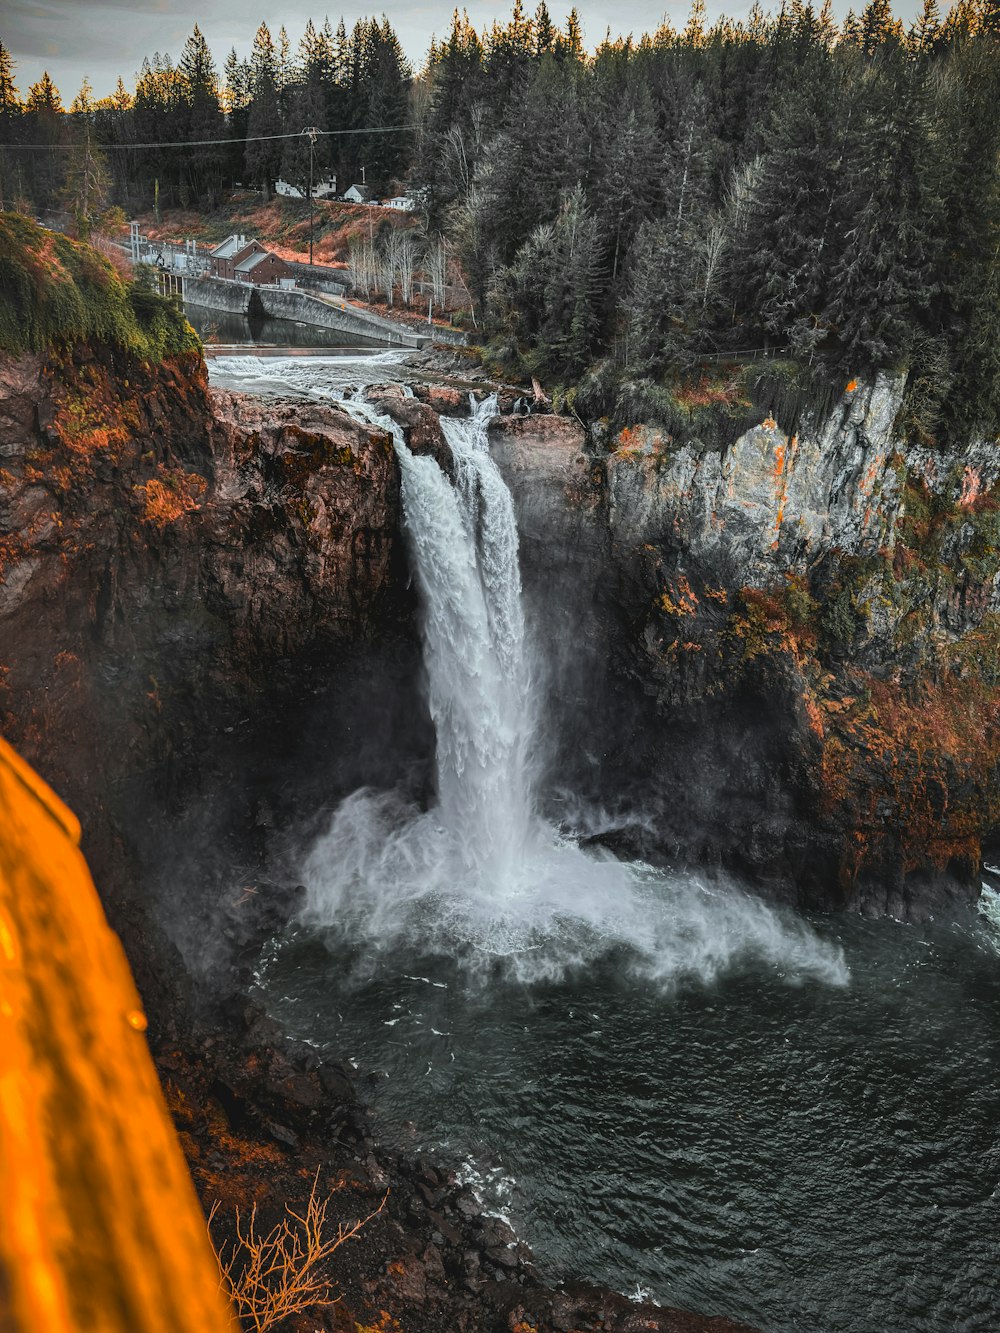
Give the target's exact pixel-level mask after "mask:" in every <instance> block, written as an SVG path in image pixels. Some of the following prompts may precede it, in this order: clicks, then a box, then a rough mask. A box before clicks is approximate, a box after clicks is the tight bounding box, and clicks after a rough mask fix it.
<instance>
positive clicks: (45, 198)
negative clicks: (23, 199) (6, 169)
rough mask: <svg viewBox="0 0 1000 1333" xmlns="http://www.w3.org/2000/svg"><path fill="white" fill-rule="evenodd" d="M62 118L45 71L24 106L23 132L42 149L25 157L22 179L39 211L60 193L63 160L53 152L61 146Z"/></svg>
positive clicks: (55, 92) (51, 204) (53, 203)
mask: <svg viewBox="0 0 1000 1333" xmlns="http://www.w3.org/2000/svg"><path fill="white" fill-rule="evenodd" d="M64 122H65V115H64V112H63V104H62V99H61V98H60V96H59V89H58V88H57V87H56V86H55V84H54V83H53V82H52V79H51V78H50V77H49V73H48V70H46V71H45V72H44V73H43V74H42V77H41V78H40V79H39V80H38V82H37V83H34V84H32V85H31V87H30V88H29V89H28V96H27V98H26V99H25V103H24V132H25V138H26V139H27V140H28V142H30V143H37V144H44V145H46V146H45V147H43V148H39V149H38V150H37V151H35V152H32V153H31V154H30V155H29V154H25V157H27V159H28V161H27V163H26V168H27V170H26V177H27V180H26V181H25V183H26V184H27V181H28V180H30V193H31V197H32V198H33V200H34V203H35V205H36V206H37V207H39V208H45V209H47V208H54V207H55V206H56V205H57V203H58V201H59V195H60V192H61V190H62V185H63V177H64V175H65V166H66V163H65V158H64V157H63V156H62V154H61V153H59V152H58V151H57V147H58V146H59V145H61V144H62V142H63V134H64V129H65V124H64Z"/></svg>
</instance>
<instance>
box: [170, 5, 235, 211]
mask: <svg viewBox="0 0 1000 1333" xmlns="http://www.w3.org/2000/svg"><path fill="white" fill-rule="evenodd" d="M177 72H178V76H179V90H180V94H181V97H182V99H183V107H184V130H185V132H184V134H183V136H182V137H183V138H186V139H189V140H190V141H191V143H192V148H191V151H190V153H188V154H185V157H186V162H185V164H184V166H185V180H186V182H187V184H188V187H189V188H190V190H191V193H192V194H193V196H194V197H195V198H196V199H199V200H201V201H202V202H204V203H205V204H206V205H207V206H208V207H209V208H211V207H213V206H214V204H215V203H216V201H217V200H218V198H219V196H220V194H221V191H222V164H223V162H224V161H225V153H224V151H223V148H222V145H221V144H216V143H213V142H212V140H217V139H222V138H223V137H224V136H225V128H226V127H225V121H224V119H223V115H222V108H221V106H220V104H219V80H218V76H217V74H216V70H215V62H214V60H213V59H212V53H211V51H210V50H209V48H208V43H207V42H206V41H205V38H204V36H203V34H202V32H201V29H200V28H199V27H198V25H197V24H195V26H194V29H193V31H192V33H191V36H190V37H189V38H188V39H187V41H186V42H185V43H184V49H183V51H182V52H181V58H180V60H179V62H178V65H177Z"/></svg>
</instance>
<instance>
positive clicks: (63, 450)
mask: <svg viewBox="0 0 1000 1333" xmlns="http://www.w3.org/2000/svg"><path fill="white" fill-rule="evenodd" d="M0 440H2V444H0V450H2V457H0V730H2V731H3V733H4V734H5V735H6V736H7V737H8V738H9V739H10V740H11V741H12V742H13V743H14V744H16V745H17V746H18V748H19V749H20V750H21V752H22V753H23V754H24V755H25V757H26V758H27V759H28V760H29V761H30V762H32V763H33V764H35V765H36V767H38V768H39V770H40V771H42V772H44V774H45V775H46V777H47V778H48V779H49V780H50V781H51V782H52V784H53V785H54V786H55V787H56V789H57V790H58V791H59V792H60V794H61V795H63V796H64V797H65V798H66V799H67V800H68V801H69V802H71V803H72V805H73V807H74V808H75V809H76V810H77V811H78V812H79V813H80V815H81V818H82V822H83V824H84V828H85V830H86V842H85V848H86V850H87V854H88V857H89V859H90V860H91V864H92V865H93V867H94V870H95V877H96V878H97V880H98V882H99V883H101V885H102V887H103V890H104V893H105V900H106V904H107V906H108V909H109V912H110V914H111V917H112V920H113V924H114V925H115V926H116V928H117V929H119V930H120V931H121V932H122V934H123V935H124V937H125V939H126V943H127V945H128V946H129V952H130V956H132V957H133V959H134V965H135V966H136V968H137V971H138V973H139V979H140V984H141V985H142V987H143V989H144V991H149V990H151V989H152V990H155V989H156V988H157V987H159V986H161V985H175V984H177V983H178V978H180V977H183V976H184V975H186V974H187V973H190V972H191V971H192V970H194V971H195V972H198V973H200V975H202V976H203V977H216V978H227V983H226V984H230V985H232V984H234V981H233V978H232V977H231V975H230V973H231V968H230V967H229V966H223V965H222V964H223V960H225V961H226V963H227V964H231V963H232V962H233V954H234V951H235V952H236V953H239V952H240V951H241V950H242V949H243V948H244V946H248V945H249V942H250V939H251V937H252V935H253V930H252V929H250V928H249V927H247V926H246V925H245V919H246V918H248V917H250V916H252V915H253V914H252V913H250V912H249V911H248V909H247V908H246V906H245V903H244V906H243V907H238V906H236V905H234V904H237V903H239V901H240V898H241V894H242V891H243V890H244V889H253V888H254V887H255V886H257V885H258V884H260V883H261V882H262V876H265V874H266V872H265V869H264V867H265V866H266V865H267V864H269V860H270V858H269V851H268V848H269V845H270V846H277V844H278V843H279V842H280V841H281V839H282V837H283V836H284V835H285V834H286V832H287V829H288V827H289V826H290V824H291V822H293V821H294V819H295V818H296V817H297V816H298V814H299V811H298V805H297V801H298V800H299V799H301V793H297V794H293V792H292V791H291V790H290V784H289V782H288V775H289V771H290V770H293V771H297V772H298V773H299V775H300V776H301V781H302V790H303V791H306V792H308V798H307V799H311V800H314V802H315V804H314V805H313V807H312V808H313V809H319V808H321V807H322V805H323V799H324V796H325V797H326V798H327V799H329V797H330V795H333V796H335V795H336V790H337V782H338V775H339V777H340V778H341V779H342V781H343V784H344V786H345V787H351V786H354V785H357V784H358V783H359V782H362V781H365V780H375V779H377V778H380V777H383V776H385V775H386V774H388V775H389V776H390V777H392V776H393V775H394V773H393V770H394V765H395V764H396V763H397V761H398V764H399V765H400V766H401V767H403V768H406V769H407V771H409V770H410V769H412V767H413V766H414V765H415V764H416V765H419V763H420V762H421V759H422V757H425V756H426V755H427V753H428V752H429V750H430V742H429V738H428V734H427V729H426V724H422V721H421V719H422V717H423V714H422V712H421V704H420V700H419V694H418V691H417V686H416V682H417V680H418V678H419V650H418V648H417V645H416V640H415V635H414V634H413V632H412V626H411V619H412V605H411V602H410V594H409V593H408V591H407V588H406V577H405V568H404V556H403V554H402V548H401V542H400V540H399V477H398V471H397V466H396V461H395V456H394V453H393V449H392V443H391V440H390V438H389V436H388V435H387V434H386V433H385V432H380V431H377V430H372V429H368V428H366V427H364V426H363V425H361V424H359V423H358V422H357V421H355V420H354V419H352V418H351V417H349V416H348V415H346V414H345V413H343V412H340V411H337V410H334V409H332V408H323V407H308V406H306V407H295V408H293V407H291V406H290V405H287V404H286V405H280V404H279V405H272V404H265V403H263V402H261V401H259V400H249V399H241V398H238V397H236V396H232V395H227V394H221V393H220V394H212V393H210V391H209V390H208V387H207V381H206V376H205V368H204V363H203V362H202V361H201V359H200V357H191V358H186V359H182V360H179V361H174V362H169V361H168V362H166V363H165V364H162V365H160V366H155V367H154V366H150V365H147V364H143V363H140V362H136V361H131V360H129V359H127V358H125V357H124V356H123V355H122V354H121V353H120V352H112V351H111V350H109V349H102V348H90V347H82V346H81V347H77V348H76V349H74V350H73V351H72V352H69V353H66V354H64V355H62V356H59V357H56V356H52V357H49V358H48V359H44V360H43V359H40V358H37V357H36V358H23V359H20V360H15V359H12V358H0ZM422 727H423V729H422ZM411 740H412V744H410V741H411ZM304 808H305V807H304ZM241 880H242V883H240V881H241ZM136 882H139V883H141V884H142V885H143V892H142V893H141V894H137V893H136V892H135V891H134V887H133V886H134V884H135V883H136ZM287 893H288V889H287V887H286V888H285V889H282V888H281V886H280V885H275V886H274V892H273V893H268V894H267V895H266V896H267V898H268V900H269V902H271V903H280V902H281V901H282V898H283V895H284V896H285V897H287ZM264 896H265V895H263V894H262V895H261V897H264ZM286 908H287V904H286ZM277 910H278V911H279V916H280V908H279V909H277ZM151 932H152V933H153V934H155V935H156V936H157V938H156V939H153V938H152V935H151ZM161 935H164V936H165V937H166V940H167V941H168V943H167V942H165V941H164V940H163V939H161V938H160V936H161ZM171 946H172V947H174V948H176V949H177V950H179V951H180V953H181V955H183V957H184V959H185V960H186V962H185V964H184V965H180V963H179V960H177V961H175V962H174V963H171V962H170V961H169V960H170V957H171ZM154 974H155V975H154ZM151 1007H152V1009H153V1010H154V1012H156V1013H163V1012H167V1011H169V1012H176V1011H177V1006H176V1004H173V1003H170V1004H167V1003H164V1004H163V1005H156V1004H155V1003H154V1004H153V1005H152V1006H151Z"/></svg>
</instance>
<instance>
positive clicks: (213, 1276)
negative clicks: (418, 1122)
mask: <svg viewBox="0 0 1000 1333" xmlns="http://www.w3.org/2000/svg"><path fill="white" fill-rule="evenodd" d="M0 830H2V831H0V923H2V929H0V1198H2V1199H3V1208H2V1210H0V1273H2V1274H3V1283H4V1293H3V1301H4V1323H3V1326H4V1329H5V1331H6V1330H8V1329H9V1330H11V1333H36V1331H37V1330H39V1329H45V1330H46V1333H82V1331H83V1330H84V1329H100V1330H101V1333H177V1330H180V1329H189V1328H190V1329H195V1328H197V1329H199V1330H205V1333H212V1330H223V1329H227V1330H232V1333H235V1325H234V1324H233V1323H232V1321H231V1316H230V1315H229V1312H228V1310H227V1307H226V1305H225V1302H224V1301H223V1300H222V1299H221V1297H220V1295H219V1271H218V1266H217V1264H216V1262H215V1257H214V1255H213V1254H212V1250H211V1247H210V1245H209V1242H208V1237H207V1235H206V1231H205V1225H204V1219H203V1216H202V1213H201V1210H200V1208H199V1206H198V1201H197V1199H196V1197H195V1193H194V1189H193V1187H192V1184H191V1180H190V1177H189V1176H188V1173H187V1169H186V1166H185V1164H184V1158H183V1156H182V1154H181V1149H180V1145H179V1143H178V1140H177V1135H176V1133H175V1131H174V1128H173V1125H172V1124H171V1122H170V1117H169V1115H168V1113H167V1109H166V1106H165V1104H164V1101H163V1096H162V1094H161V1092H160V1087H159V1084H158V1082H157V1078H156V1072H155V1070H154V1068H153V1063H152V1061H151V1059H150V1056H149V1051H148V1050H147V1048H146V1043H145V1039H144V1038H143V1036H142V1035H141V1031H140V1030H138V1029H140V1028H141V1026H142V1025H141V1023H138V1022H136V1020H135V1016H136V1015H142V1006H141V1003H140V1001H139V996H138V994H137V992H136V989H135V984H134V982H133V981H132V977H131V974H130V972H129V967H128V963H127V962H126V959H125V954H124V952H123V950H122V947H121V944H120V942H119V940H118V937H117V936H116V935H115V934H114V933H113V932H112V931H111V929H110V928H109V926H108V924H107V921H106V919H105V916H104V912H103V909H102V908H101V905H100V902H99V900H98V897H97V893H96V891H95V889H94V885H93V883H92V881H91V879H90V875H89V873H88V871H87V867H86V864H85V862H84V860H83V857H82V856H81V854H80V851H79V848H78V846H77V844H78V842H79V838H80V827H79V824H78V823H77V821H76V819H75V818H74V816H73V815H72V814H71V813H70V812H69V811H68V810H67V809H66V807H65V806H64V805H63V804H62V803H61V802H60V801H59V799H58V797H56V796H55V795H54V794H53V793H52V792H51V791H50V790H49V789H48V788H47V787H46V786H45V784H44V783H43V782H41V781H40V779H39V778H38V777H37V776H36V775H35V774H34V773H33V772H32V770H31V769H30V768H29V767H28V766H27V765H26V764H25V763H23V762H22V761H21V760H20V759H19V758H18V756H17V755H16V754H15V753H14V751H13V750H11V749H10V747H9V746H7V745H6V744H5V743H4V742H3V741H0Z"/></svg>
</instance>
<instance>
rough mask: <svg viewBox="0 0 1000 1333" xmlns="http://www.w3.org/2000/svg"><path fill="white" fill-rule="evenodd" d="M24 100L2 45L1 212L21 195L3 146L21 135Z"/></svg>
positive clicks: (14, 172) (0, 65)
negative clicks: (22, 103) (22, 101)
mask: <svg viewBox="0 0 1000 1333" xmlns="http://www.w3.org/2000/svg"><path fill="white" fill-rule="evenodd" d="M20 125H21V98H20V94H19V93H18V91H17V86H16V84H15V83H14V62H13V61H12V60H11V56H10V52H9V51H8V50H7V48H6V47H5V46H4V44H3V42H0V209H4V208H9V207H11V206H12V205H13V203H14V199H15V198H16V197H17V195H18V194H20V190H19V189H18V188H17V175H18V173H17V169H16V167H15V166H14V163H13V162H12V161H11V159H12V158H16V157H17V154H16V153H9V154H8V153H7V152H6V151H5V150H4V147H3V145H4V144H13V143H16V142H17V140H18V138H19V135H20Z"/></svg>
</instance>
